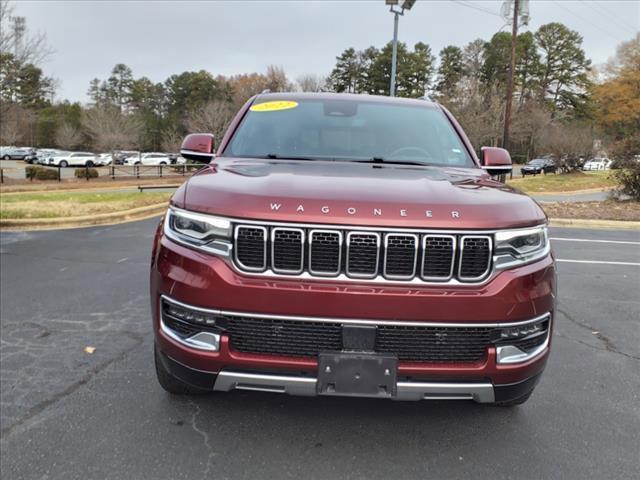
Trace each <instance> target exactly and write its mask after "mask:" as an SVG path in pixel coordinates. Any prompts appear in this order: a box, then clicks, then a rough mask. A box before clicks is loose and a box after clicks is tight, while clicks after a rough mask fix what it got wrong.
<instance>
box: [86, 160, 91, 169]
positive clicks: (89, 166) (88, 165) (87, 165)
mask: <svg viewBox="0 0 640 480" xmlns="http://www.w3.org/2000/svg"><path fill="white" fill-rule="evenodd" d="M84 165H85V166H86V167H88V168H91V167H93V162H92V161H91V160H87V163H85V164H84Z"/></svg>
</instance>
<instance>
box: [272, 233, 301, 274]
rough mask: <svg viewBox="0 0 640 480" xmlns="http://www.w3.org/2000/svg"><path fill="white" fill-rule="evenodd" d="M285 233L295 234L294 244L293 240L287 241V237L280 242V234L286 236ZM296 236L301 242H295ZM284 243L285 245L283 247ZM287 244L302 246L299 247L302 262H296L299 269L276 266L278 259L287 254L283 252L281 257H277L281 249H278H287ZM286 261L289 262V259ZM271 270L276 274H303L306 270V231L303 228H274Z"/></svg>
mask: <svg viewBox="0 0 640 480" xmlns="http://www.w3.org/2000/svg"><path fill="white" fill-rule="evenodd" d="M285 233H290V234H291V233H293V234H294V235H293V237H294V239H293V242H291V239H286V237H285V238H282V239H280V240H278V236H279V235H278V234H285ZM296 234H297V235H298V236H299V237H300V239H299V240H295V236H296ZM289 236H291V235H289ZM283 241H284V243H285V245H281V243H282V242H283ZM287 243H290V244H291V243H293V244H297V243H299V245H300V246H299V255H300V261H299V262H295V263H296V264H297V265H298V267H297V268H286V267H278V266H277V265H276V261H275V260H276V258H280V257H282V256H283V254H285V253H284V252H281V254H280V255H277V253H278V252H277V250H278V249H279V248H278V247H280V249H281V248H283V247H284V248H286V246H287V245H286V244H287ZM285 260H288V259H286V258H285ZM294 260H295V259H294ZM271 268H272V269H273V271H274V272H276V273H284V274H294V275H295V274H298V273H302V271H303V270H304V230H302V229H301V228H289V227H274V228H272V229H271Z"/></svg>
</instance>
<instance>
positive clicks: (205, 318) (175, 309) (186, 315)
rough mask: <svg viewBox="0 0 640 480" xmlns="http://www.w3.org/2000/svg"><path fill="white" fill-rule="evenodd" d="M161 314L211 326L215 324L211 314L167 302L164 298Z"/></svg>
mask: <svg viewBox="0 0 640 480" xmlns="http://www.w3.org/2000/svg"><path fill="white" fill-rule="evenodd" d="M162 309H163V314H164V315H168V316H170V317H173V318H175V319H177V320H182V321H184V322H188V323H194V324H200V325H207V326H209V327H213V326H215V324H216V317H215V315H213V314H210V313H206V312H201V311H199V310H192V309H190V308H187V307H184V306H182V305H177V304H174V303H169V302H167V301H166V300H165V301H163V302H162Z"/></svg>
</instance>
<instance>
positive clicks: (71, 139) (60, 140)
mask: <svg viewBox="0 0 640 480" xmlns="http://www.w3.org/2000/svg"><path fill="white" fill-rule="evenodd" d="M81 143H82V133H80V131H79V130H78V129H77V128H76V127H74V126H73V125H71V124H69V123H67V122H64V123H63V124H62V125H60V127H58V130H56V145H58V146H59V147H61V148H67V149H71V148H73V147H76V146H78V145H80V144H81Z"/></svg>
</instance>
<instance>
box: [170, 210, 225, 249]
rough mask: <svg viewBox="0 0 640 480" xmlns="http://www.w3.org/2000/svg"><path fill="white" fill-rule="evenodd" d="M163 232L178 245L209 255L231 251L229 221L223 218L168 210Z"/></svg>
mask: <svg viewBox="0 0 640 480" xmlns="http://www.w3.org/2000/svg"><path fill="white" fill-rule="evenodd" d="M164 231H165V234H166V235H167V236H168V237H169V238H171V239H172V240H175V241H176V242H178V243H182V244H186V245H189V246H191V247H196V248H198V249H200V250H204V251H207V252H209V253H214V254H217V255H228V254H229V251H230V250H231V235H232V227H231V221H229V220H228V219H226V218H223V217H216V216H213V215H205V214H202V213H194V212H188V211H185V210H178V209H175V208H169V210H168V211H167V215H166V217H165V224H164Z"/></svg>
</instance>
